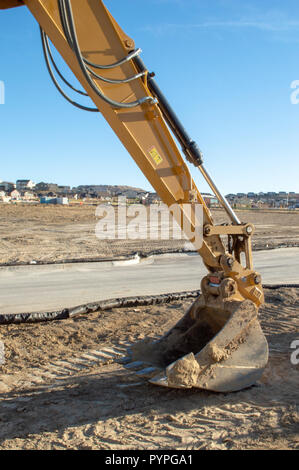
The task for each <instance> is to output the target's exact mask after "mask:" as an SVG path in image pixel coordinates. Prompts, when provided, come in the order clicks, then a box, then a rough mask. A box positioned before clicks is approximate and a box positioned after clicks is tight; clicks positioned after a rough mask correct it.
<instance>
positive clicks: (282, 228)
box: [0, 204, 299, 264]
mask: <svg viewBox="0 0 299 470" xmlns="http://www.w3.org/2000/svg"><path fill="white" fill-rule="evenodd" d="M96 209H97V206H96V205H80V204H76V205H71V206H53V205H41V204H37V205H31V204H14V205H8V204H0V235H1V237H0V264H5V263H11V264H14V263H30V262H61V261H65V260H82V261H83V260H90V259H102V258H111V257H112V258H113V257H114V258H115V257H120V256H126V255H129V254H132V253H134V252H140V253H144V254H149V253H151V252H153V251H154V252H155V251H157V252H173V251H177V250H183V249H185V248H186V247H187V249H189V250H190V249H192V246H191V245H190V244H188V243H186V240H184V239H181V240H178V239H170V240H161V239H159V238H158V239H157V240H150V239H149V237H147V238H146V239H143V240H138V239H137V240H136V239H135V240H123V239H121V240H113V243H112V242H111V240H103V239H99V238H97V237H96V235H95V230H96V225H97V222H98V221H99V219H98V218H97V217H96ZM212 213H213V217H214V222H215V223H216V224H220V223H224V222H226V223H227V222H228V219H227V216H226V215H225V213H224V211H223V210H221V209H214V210H213V211H212ZM237 215H238V217H239V218H240V220H241V221H244V222H251V223H254V224H255V226H256V234H255V236H254V239H253V249H254V250H265V249H268V248H269V249H271V248H278V247H280V248H281V247H293V246H299V212H298V211H284V210H279V211H278V210H243V211H237ZM156 230H157V235H158V236H159V233H160V232H158V230H159V227H157V228H156Z"/></svg>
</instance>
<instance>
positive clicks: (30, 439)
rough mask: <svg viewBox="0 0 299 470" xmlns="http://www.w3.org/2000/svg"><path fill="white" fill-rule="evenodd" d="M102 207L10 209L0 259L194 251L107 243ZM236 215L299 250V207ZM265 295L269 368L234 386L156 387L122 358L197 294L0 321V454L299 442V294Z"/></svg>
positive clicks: (268, 239)
mask: <svg viewBox="0 0 299 470" xmlns="http://www.w3.org/2000/svg"><path fill="white" fill-rule="evenodd" d="M95 209H96V208H95V207H94V206H74V207H73V206H70V207H56V206H39V205H37V206H32V207H31V206H30V207H29V206H26V205H15V206H12V205H1V206H0V232H1V242H0V262H1V263H2V264H5V263H30V262H32V261H43V262H59V261H62V260H70V259H81V260H83V259H84V260H86V259H92V258H97V259H98V258H109V257H117V256H125V255H128V254H130V253H132V252H136V251H140V252H144V253H150V252H151V251H155V250H158V251H159V250H160V251H168V252H171V251H175V250H177V249H183V248H184V247H185V243H186V241H185V240H175V241H174V240H172V241H160V240H157V241H150V240H143V241H138V240H137V241H136V240H131V241H130V240H129V241H125V240H117V241H114V242H113V243H111V241H104V240H98V239H97V238H96V237H95V224H96V218H95ZM238 215H239V217H240V218H241V219H242V220H244V221H248V222H254V223H255V224H256V226H257V234H256V237H255V240H254V243H255V249H266V248H277V247H284V246H298V233H299V220H298V219H299V218H298V213H295V212H283V211H243V212H239V213H238ZM214 216H215V221H216V222H217V223H221V222H224V221H225V220H226V219H225V217H224V214H223V213H222V212H221V211H215V212H214ZM281 282H282V283H283V279H281ZM265 292H266V304H265V306H264V307H263V308H262V309H261V312H260V320H261V324H262V327H263V330H264V332H265V335H266V337H267V340H268V342H269V347H270V360H269V364H268V366H267V368H266V370H265V372H264V374H263V376H262V378H261V380H260V381H259V382H258V383H256V384H255V385H254V386H252V387H250V388H248V389H246V390H243V391H240V392H235V393H227V394H216V393H212V392H206V391H202V390H195V389H193V390H187V391H186V390H171V389H164V388H159V387H156V386H154V385H151V384H149V383H148V382H146V381H145V380H144V379H140V378H139V377H138V376H137V375H136V374H135V373H134V372H133V371H130V370H128V369H126V368H124V367H123V365H122V363H121V359H122V358H123V357H124V355H125V354H126V348H127V347H130V345H132V344H133V343H135V342H136V341H138V340H142V339H144V338H146V337H152V338H154V339H156V338H157V337H158V336H159V335H161V334H163V333H164V332H166V331H168V330H169V328H170V327H171V326H173V325H174V324H175V323H176V322H177V320H178V319H180V318H181V316H182V315H183V313H184V312H185V310H186V309H187V307H188V306H189V305H190V303H191V302H192V300H191V299H190V300H188V299H187V300H183V301H176V302H171V303H169V304H162V305H156V306H147V307H134V308H133V307H132V308H122V309H118V308H115V309H111V310H107V311H105V312H103V311H98V312H94V313H90V314H87V315H79V316H77V317H75V318H72V319H66V320H60V321H52V322H45V323H38V324H19V325H16V324H14V325H8V326H2V327H1V329H0V339H1V341H3V342H4V344H5V363H4V365H2V366H0V450H4V449H22V450H23V449H43V450H48V449H99V450H107V449H109V450H111V449H112V450H128V449H130V450H131V449H132V450H135V449H136V450H137V449H163V450H164V449H174V450H191V449H194V450H199V449H219V450H226V449H298V448H299V413H298V411H299V409H298V405H299V400H298V398H299V390H298V368H299V365H298V364H296V362H298V361H297V359H298V357H299V353H298V352H296V350H294V349H293V348H294V344H295V342H296V341H299V331H298V330H299V328H298V326H299V322H298V310H299V289H297V288H279V289H275V290H272V289H266V291H265ZM16 295H17V293H16ZM296 344H298V343H296ZM297 350H298V346H297Z"/></svg>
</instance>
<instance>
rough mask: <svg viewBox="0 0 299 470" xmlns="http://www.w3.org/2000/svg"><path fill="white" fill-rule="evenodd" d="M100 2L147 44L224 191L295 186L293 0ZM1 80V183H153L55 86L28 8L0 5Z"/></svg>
mask: <svg viewBox="0 0 299 470" xmlns="http://www.w3.org/2000/svg"><path fill="white" fill-rule="evenodd" d="M105 3H106V5H107V6H108V8H109V9H110V10H111V12H112V14H113V15H114V16H115V18H116V19H117V21H118V22H119V23H120V25H121V26H122V27H123V29H124V30H125V31H126V32H127V33H128V34H129V35H130V36H131V37H133V38H134V39H135V42H136V45H137V46H138V47H141V48H142V50H143V56H142V57H143V60H144V61H145V63H146V64H147V66H148V68H149V69H150V70H154V71H155V72H156V79H157V81H158V83H159V85H160V87H161V88H162V90H163V91H164V93H165V94H166V96H167V97H168V99H169V101H170V103H171V104H172V105H173V107H174V109H175V110H176V112H177V114H178V116H179V117H180V118H181V120H182V122H183V123H184V125H185V127H186V129H187V130H188V132H189V134H191V136H192V137H193V138H194V139H195V140H196V141H197V142H198V144H199V145H200V147H201V149H202V151H203V152H204V156H205V165H206V168H207V169H208V170H209V172H210V174H211V175H212V176H213V177H214V180H215V182H216V183H217V184H218V186H219V187H220V188H221V189H222V190H223V192H224V193H225V194H227V193H230V192H249V191H257V192H259V191H297V192H299V158H298V157H299V104H297V105H295V104H292V103H291V93H292V92H293V93H294V90H292V89H291V83H292V82H294V81H296V80H299V3H298V0H285V1H284V2H282V1H281V0H279V1H277V0H262V1H260V0H147V1H146V2H145V1H140V0H126V1H124V0H106V2H105ZM0 81H2V82H4V84H5V104H4V105H0V129H1V131H0V136H1V146H0V180H1V179H2V180H8V181H14V180H16V179H17V178H30V179H33V180H34V181H35V182H39V181H49V182H57V183H59V184H69V185H71V186H76V185H79V184H126V185H131V186H138V187H143V188H145V189H151V186H150V184H149V183H148V182H147V180H146V179H145V177H144V176H143V174H142V173H141V171H140V170H139V169H138V168H137V166H136V164H135V163H134V162H133V160H132V158H131V157H130V155H129V154H128V153H127V151H126V150H125V149H124V148H123V147H122V145H121V144H120V143H119V141H118V139H117V137H116V136H115V134H114V133H113V132H112V130H111V129H110V127H109V126H108V124H107V123H106V121H105V120H104V119H103V118H102V117H101V116H99V115H97V114H93V113H85V112H83V111H80V110H77V109H75V108H73V107H72V106H71V105H69V104H68V103H67V102H65V101H64V100H63V98H62V97H61V96H60V95H59V94H58V93H57V91H56V89H55V88H54V86H53V85H52V83H51V81H50V78H49V76H48V72H47V70H46V67H45V65H44V61H43V56H42V51H41V45H40V38H39V30H38V26H37V24H36V22H35V20H34V19H33V17H31V15H30V13H29V12H28V11H27V10H26V8H25V7H23V8H17V9H12V10H9V11H1V12H0ZM295 92H296V90H295ZM296 96H297V95H296ZM298 98H299V92H298ZM298 101H299V100H298ZM192 174H193V176H194V178H195V180H196V183H197V185H198V188H199V189H200V191H206V190H207V186H206V185H205V183H204V182H203V181H202V179H201V177H200V175H198V173H197V172H196V170H193V169H192Z"/></svg>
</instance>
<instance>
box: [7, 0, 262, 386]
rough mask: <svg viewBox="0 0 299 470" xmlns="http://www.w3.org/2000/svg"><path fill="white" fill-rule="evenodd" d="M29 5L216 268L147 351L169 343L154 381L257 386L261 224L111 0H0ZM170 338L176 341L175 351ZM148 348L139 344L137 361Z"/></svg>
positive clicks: (46, 43)
mask: <svg viewBox="0 0 299 470" xmlns="http://www.w3.org/2000/svg"><path fill="white" fill-rule="evenodd" d="M20 5H25V6H26V7H27V8H28V9H29V10H30V12H31V13H32V14H33V16H34V17H35V18H36V20H37V22H38V23H39V25H40V28H41V37H42V44H43V50H44V54H45V58H46V63H47V67H48V69H49V71H50V74H51V76H52V78H53V79H54V83H55V85H56V86H57V82H55V78H54V77H53V70H52V69H51V62H52V66H53V56H52V54H51V46H50V41H51V43H52V44H53V45H54V47H55V48H56V49H57V51H58V52H59V53H60V55H61V56H62V57H63V59H64V60H65V62H66V63H67V64H68V66H69V67H70V69H71V70H72V71H73V73H74V75H75V76H76V78H77V79H78V80H79V82H80V83H81V85H82V87H83V88H84V90H85V91H86V94H87V95H88V96H89V97H90V98H91V100H92V101H93V103H94V105H95V108H93V109H91V111H95V112H96V111H99V112H100V113H101V114H102V115H103V116H104V118H105V119H106V121H107V122H108V123H109V125H110V126H111V128H112V129H113V131H114V132H115V134H116V135H117V136H118V138H119V139H120V140H121V142H122V143H123V145H124V146H125V148H126V149H127V151H128V152H129V154H130V155H131V156H132V158H133V159H134V160H135V162H136V163H137V165H138V166H139V168H140V169H141V171H142V172H143V173H144V175H145V176H146V177H147V179H148V180H149V182H150V183H151V185H152V186H153V188H154V189H155V191H156V192H157V193H158V194H159V196H160V197H161V199H162V201H163V202H164V203H165V204H167V206H168V207H169V208H172V207H174V206H175V207H176V208H177V210H175V211H174V212H173V215H174V218H175V219H176V221H177V223H178V224H179V226H181V227H182V229H183V230H184V228H185V227H186V226H188V227H190V230H188V233H187V234H186V235H187V236H188V238H189V239H190V241H191V242H192V243H194V246H195V248H196V250H197V251H198V253H199V254H200V255H201V257H202V258H203V261H204V263H205V265H206V267H207V270H208V275H207V276H206V277H205V278H204V280H203V281H202V292H203V294H202V296H201V297H200V299H199V300H198V301H197V302H196V303H195V305H194V306H193V307H192V309H191V310H190V311H188V312H187V314H186V316H185V317H184V318H183V320H182V321H181V322H180V324H179V325H176V327H175V328H174V329H173V330H172V331H171V332H170V333H168V334H167V335H166V337H164V338H162V340H161V342H160V343H159V347H158V346H156V345H155V346H153V345H152V344H149V345H148V348H147V355H151V357H154V356H157V354H156V352H157V351H158V349H159V348H160V355H159V358H158V359H157V360H156V361H149V363H150V364H151V363H153V362H155V366H156V367H157V368H158V370H159V374H157V375H156V378H155V379H154V380H152V381H153V382H155V380H156V383H158V384H160V385H166V386H175V387H179V388H180V387H185V388H186V387H187V388H188V387H191V386H198V387H200V388H209V389H213V390H216V391H223V390H224V391H227V390H235V389H239V388H244V386H248V385H250V384H251V383H253V381H255V380H256V379H257V377H258V376H259V375H260V374H261V373H262V371H263V368H264V367H265V364H266V362H267V353H268V352H267V346H266V343H265V340H264V337H263V335H262V333H261V331H260V327H259V324H258V322H257V310H258V308H259V306H260V305H261V304H262V303H263V301H264V296H263V289H262V283H261V276H260V275H259V274H258V273H257V272H255V271H254V269H253V263H252V253H251V237H252V235H253V233H254V227H253V226H252V225H251V224H245V223H241V221H240V220H239V219H238V217H237V215H236V214H235V213H234V211H233V210H232V208H231V207H230V205H229V204H228V202H227V201H226V199H225V198H224V197H223V196H222V194H221V193H220V191H219V190H218V188H217V186H216V185H215V183H214V182H213V180H212V178H211V177H210V175H209V174H208V172H207V170H206V168H205V166H204V164H203V156H202V153H201V151H200V149H199V147H198V146H197V144H196V143H195V142H194V141H193V140H192V139H191V138H190V137H189V135H188V134H187V132H186V130H185V129H184V127H183V125H182V124H181V122H180V121H179V119H178V117H177V116H176V114H175V112H174V111H173V109H172V107H171V106H170V104H169V103H168V101H167V99H166V98H165V96H164V94H163V93H162V91H161V90H160V88H159V87H158V85H157V83H156V80H155V78H154V74H151V73H150V72H149V71H148V70H147V68H146V66H145V65H144V63H143V62H142V60H141V58H140V54H141V50H140V49H138V48H136V46H135V43H134V41H133V40H132V39H131V38H130V37H129V36H128V35H127V34H125V33H124V31H123V30H122V29H121V27H120V26H119V25H118V24H117V22H116V21H115V19H114V18H113V17H112V15H111V14H110V12H109V11H108V9H107V8H106V6H105V5H104V3H103V2H102V1H100V0H88V1H82V0H72V1H71V0H23V2H21V1H16V0H0V9H5V8H10V7H16V6H20ZM54 68H55V64H54ZM58 88H59V86H58ZM60 91H61V90H60ZM178 144H179V145H178ZM179 146H180V147H181V149H180V148H179ZM186 160H187V161H188V162H189V163H191V164H193V165H194V166H195V167H197V168H198V169H199V170H200V172H201V173H202V175H203V177H204V178H205V180H206V181H207V182H208V184H209V185H210V187H211V189H212V191H213V192H214V194H215V195H216V197H217V198H218V200H219V202H220V203H221V204H222V206H223V208H224V209H225V211H226V212H227V215H228V217H229V220H230V223H229V224H228V225H223V226H215V225H214V223H213V218H212V215H211V213H210V211H209V209H208V207H207V206H206V204H205V202H204V199H203V197H202V195H201V194H200V192H199V190H198V189H197V187H196V185H195V183H194V180H193V179H192V176H191V173H190V171H189V168H188V164H187V162H186ZM198 205H200V206H202V208H203V220H201V219H200V218H199V217H198V212H197V211H196V207H197V206H198ZM199 229H201V230H202V231H203V239H202V243H200V244H199V245H198V244H197V243H196V237H195V235H196V233H197V232H198V230H199ZM224 236H225V237H227V239H228V247H227V246H225V244H224V241H223V237H224ZM242 253H244V254H245V266H243V265H242V262H241V260H242V259H241V255H242ZM244 305H246V306H247V310H246V309H245V310H244ZM246 312H247V315H246ZM248 312H249V313H248ZM204 330H206V331H207V330H208V333H207V334H206V338H205V340H204V341H198V342H196V337H202V331H204ZM215 338H217V340H216V341H215ZM245 338H246V339H245ZM252 338H253V339H252ZM170 339H171V341H170ZM170 343H172V344H173V343H175V344H176V346H175V348H172V350H170ZM179 344H180V347H178V345H179ZM249 344H250V348H249V346H248V345H249ZM257 345H258V347H259V348H260V349H259V354H258V353H257V352H256V346H257ZM242 348H243V349H242ZM141 349H142V348H141ZM141 349H140V348H139V350H138V348H137V349H136V350H135V352H134V354H135V356H136V357H135V359H136V358H137V359H138V358H139V356H140V351H141ZM174 349H175V350H176V352H175V353H174ZM143 350H144V348H143ZM241 350H242V351H243V352H242V351H241ZM252 350H254V354H253V353H252ZM236 351H239V352H240V351H241V356H242V360H241V363H240V364H239V365H236V363H235V362H234V361H235V359H236V357H237V352H236ZM250 351H251V352H250ZM138 354H139V356H138ZM238 354H239V357H241V356H240V353H238ZM245 355H247V357H246V359H245ZM256 356H257V357H256ZM166 357H167V359H165V358H166ZM145 359H146V358H144V360H145ZM163 361H164V363H163ZM242 361H243V362H242ZM145 362H146V360H145ZM214 369H215V370H214ZM211 370H213V373H211ZM182 371H183V372H182ZM208 373H209V374H210V376H209V377H210V379H209V378H207V375H209V374H208ZM212 376H213V377H214V378H213V379H211V377H212ZM241 376H242V378H240V377H241ZM157 377H158V378H157ZM223 384H224V385H223Z"/></svg>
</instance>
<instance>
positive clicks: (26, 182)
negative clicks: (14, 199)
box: [16, 180, 35, 191]
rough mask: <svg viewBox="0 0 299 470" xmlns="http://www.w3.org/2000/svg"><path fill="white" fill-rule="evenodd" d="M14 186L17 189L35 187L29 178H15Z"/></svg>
mask: <svg viewBox="0 0 299 470" xmlns="http://www.w3.org/2000/svg"><path fill="white" fill-rule="evenodd" d="M16 188H17V190H18V191H27V190H32V189H33V188H35V183H34V182H33V181H31V180H17V182H16Z"/></svg>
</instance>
